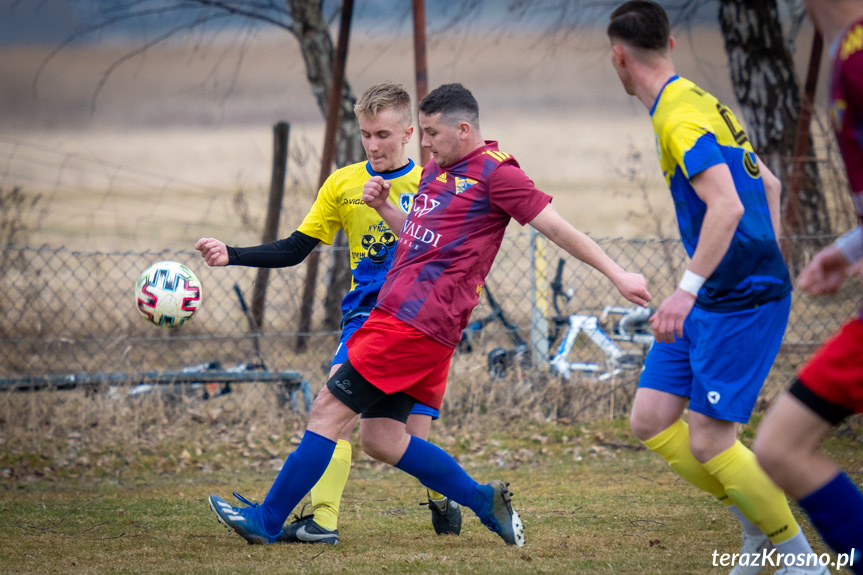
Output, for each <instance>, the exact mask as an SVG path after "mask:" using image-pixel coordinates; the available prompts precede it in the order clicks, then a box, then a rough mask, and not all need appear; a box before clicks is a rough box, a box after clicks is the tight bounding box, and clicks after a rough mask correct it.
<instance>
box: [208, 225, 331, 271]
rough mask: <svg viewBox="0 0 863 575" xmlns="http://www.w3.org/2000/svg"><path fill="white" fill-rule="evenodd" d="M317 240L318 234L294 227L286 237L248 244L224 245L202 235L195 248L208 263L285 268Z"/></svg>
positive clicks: (313, 246) (309, 251)
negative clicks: (312, 234) (258, 243)
mask: <svg viewBox="0 0 863 575" xmlns="http://www.w3.org/2000/svg"><path fill="white" fill-rule="evenodd" d="M319 243H320V240H319V239H318V238H315V237H312V236H309V235H306V234H304V233H303V232H301V231H299V230H297V231H295V232H294V233H292V234H291V235H290V236H288V237H287V238H284V239H281V240H276V241H274V242H270V243H267V244H261V245H259V246H253V247H248V248H238V247H232V246H226V245H225V244H224V243H223V242H221V241H219V240H217V239H215V238H201V239H200V240H198V243H196V244H195V249H196V250H198V251H199V252H201V257H203V258H204V261H206V262H207V264H209V265H210V266H227V265H236V266H248V267H255V268H286V267H290V266H295V265H297V264H299V263H300V262H302V261H303V260H305V259H306V257H307V256H308V255H309V254H310V253H312V250H314V249H315V246H317V245H318V244H319Z"/></svg>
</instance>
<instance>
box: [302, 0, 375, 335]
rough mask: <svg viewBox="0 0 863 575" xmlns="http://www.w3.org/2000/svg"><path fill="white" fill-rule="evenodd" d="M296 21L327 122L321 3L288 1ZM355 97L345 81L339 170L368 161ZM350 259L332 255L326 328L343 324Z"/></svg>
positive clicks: (340, 240) (331, 51)
mask: <svg viewBox="0 0 863 575" xmlns="http://www.w3.org/2000/svg"><path fill="white" fill-rule="evenodd" d="M286 1H287V3H288V7H289V9H290V10H291V14H292V16H293V18H294V21H295V23H296V24H295V29H294V35H295V36H296V37H297V40H298V41H299V43H300V50H301V51H302V54H303V60H304V61H305V63H306V77H307V78H308V80H309V85H310V86H311V88H312V93H313V95H314V96H315V100H316V101H317V102H318V108H320V110H321V114H322V115H323V117H324V119H325V120H326V117H327V109H328V106H329V93H330V86H331V85H332V79H333V60H334V58H335V48H334V46H333V40H332V37H331V36H330V30H329V28H328V27H327V22H326V20H325V19H324V15H323V12H322V10H321V5H322V2H320V1H319V0H286ZM355 103H356V96H354V94H353V92H352V90H351V86H350V83H348V81H347V80H345V88H344V90H343V91H342V102H341V112H340V116H341V118H340V121H339V127H338V134H337V136H336V154H335V163H336V167H339V168H341V167H343V166H347V165H348V164H353V163H355V162H359V161H362V160H363V159H364V158H365V152H364V151H363V146H362V141H361V139H360V127H359V122H357V117H356V115H354V104H355ZM333 245H334V246H336V247H338V248H345V249H346V241H345V238H344V233H343V232H341V231H340V232H339V234H338V235H337V236H336V241H335V242H334V243H333ZM346 259H347V256H346V254H345V252H344V251H343V250H341V249H337V250H335V251H334V252H333V254H332V263H331V266H330V278H329V282H330V285H329V288H328V289H327V292H326V298H325V300H324V309H325V316H324V327H325V328H326V329H336V328H338V326H339V323H340V322H341V315H342V314H341V307H340V304H341V301H342V298H343V297H344V295H345V294H346V293H347V291H348V290H349V289H350V286H351V270H350V264H349V263H348V264H347V265H346V264H345V260H346Z"/></svg>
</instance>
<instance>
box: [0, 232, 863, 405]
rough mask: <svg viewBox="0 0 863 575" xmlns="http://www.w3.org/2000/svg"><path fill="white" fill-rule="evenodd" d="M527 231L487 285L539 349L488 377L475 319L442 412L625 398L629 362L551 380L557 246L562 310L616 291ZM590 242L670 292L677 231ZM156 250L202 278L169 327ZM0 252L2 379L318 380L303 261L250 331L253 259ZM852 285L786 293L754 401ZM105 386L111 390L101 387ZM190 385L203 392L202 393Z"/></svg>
mask: <svg viewBox="0 0 863 575" xmlns="http://www.w3.org/2000/svg"><path fill="white" fill-rule="evenodd" d="M828 240H830V238H823V237H819V238H796V239H794V242H795V243H796V245H798V246H802V247H803V248H804V251H808V252H809V253H811V252H812V251H813V249H814V248H815V246H818V245H823V243H824V242H825V241H828ZM532 242H534V239H532V238H531V235H530V234H529V233H527V232H526V231H521V232H519V233H513V234H509V235H507V237H506V239H505V240H504V243H503V246H502V248H501V250H500V252H499V254H498V256H497V258H496V261H495V264H494V266H493V268H492V271H491V274H490V275H489V278H488V280H487V287H488V289H489V290H491V291H492V292H493V294H494V297H495V299H496V300H497V302H498V304H499V305H500V307H501V309H502V310H503V312H504V314H505V315H506V318H507V319H508V320H509V321H510V322H511V323H514V324H516V325H517V326H518V333H519V335H520V336H521V337H522V338H523V339H524V340H525V341H527V342H530V343H531V345H532V346H539V348H541V349H538V350H529V351H530V353H529V356H530V357H532V358H534V361H522V362H519V363H518V365H516V366H514V369H512V370H509V371H508V372H507V375H506V377H503V378H500V377H492V376H490V375H489V373H488V362H487V356H488V355H489V353H490V352H491V351H492V350H494V349H500V348H503V349H504V350H506V349H511V348H512V347H513V343H512V339H511V337H510V334H508V333H507V328H506V327H505V326H504V325H503V324H502V323H500V322H491V323H489V324H488V325H486V326H485V327H484V329H483V330H482V331H481V332H480V333H478V334H476V335H475V337H474V339H473V340H472V341H473V344H474V345H472V351H470V352H469V353H468V352H465V351H460V352H457V353H456V355H455V357H454V360H453V364H452V370H451V374H450V384H449V387H448V392H447V397H446V399H445V404H444V407H443V412H444V413H445V414H448V415H449V417H451V418H455V419H456V420H458V419H461V418H465V417H470V416H471V414H476V413H485V412H487V411H488V410H490V409H495V410H503V411H507V410H509V411H511V412H512V414H513V416H516V415H524V414H525V412H528V413H535V414H536V415H537V416H539V417H546V418H548V417H556V418H558V419H561V418H564V419H572V418H580V417H586V416H588V415H589V414H591V413H593V412H595V411H596V412H598V413H609V412H610V413H611V414H612V415H613V413H614V411H615V410H616V411H618V412H620V411H621V410H625V409H626V406H627V402H628V401H630V400H631V394H632V390H633V389H634V385H635V381H636V380H637V371H636V372H633V373H629V374H626V375H621V376H619V377H615V378H612V379H611V380H610V381H603V382H596V381H591V380H590V379H587V378H574V379H571V380H569V381H561V380H560V378H556V377H554V376H552V375H551V374H550V373H549V371H548V368H547V365H546V363H545V362H544V361H542V360H543V359H544V358H545V357H547V353H548V352H547V349H548V342H547V341H543V340H544V338H545V335H546V333H547V332H548V325H550V317H549V316H550V314H551V313H552V312H551V306H550V305H549V299H548V283H549V282H550V281H551V279H552V276H553V274H554V271H555V269H556V264H557V261H558V259H559V258H560V257H562V256H565V260H566V265H565V268H564V273H563V277H562V283H563V286H564V288H567V287H570V288H572V290H573V293H574V297H573V298H572V299H571V301H570V302H569V304H568V309H567V310H562V311H565V312H566V313H587V314H596V315H598V314H599V312H600V310H601V309H602V308H603V306H606V305H628V303H627V302H626V301H625V300H624V299H623V298H622V297H621V296H620V295H619V294H618V293H617V291H616V290H615V289H614V287H613V286H612V285H611V284H610V283H609V282H608V281H607V280H606V279H605V278H604V277H602V276H601V274H599V273H597V272H596V271H594V270H592V269H591V268H589V267H588V266H585V265H584V264H581V263H580V262H577V261H575V260H573V259H572V258H570V257H569V256H566V254H563V253H562V252H561V251H560V250H559V248H557V246H554V245H548V246H544V240H540V242H543V244H542V245H543V246H544V247H542V248H541V249H539V250H538V251H537V250H535V249H534V246H535V245H536V244H535V243H533V244H532ZM599 244H600V245H601V246H602V247H603V248H604V249H605V250H606V251H607V252H608V253H609V255H610V256H611V257H612V258H614V259H615V260H616V261H617V262H619V263H620V264H621V265H622V266H623V267H624V268H626V269H628V270H633V271H639V272H641V273H642V274H644V275H645V277H646V278H647V281H648V286H649V289H650V290H651V293H652V294H653V297H654V301H653V303H654V305H658V304H659V302H661V301H662V299H663V298H664V297H666V296H668V295H669V294H670V293H671V292H672V291H673V290H674V288H675V286H676V284H677V282H678V280H679V278H680V276H681V274H682V272H683V269H684V267H685V265H686V261H687V258H686V254H685V252H684V251H683V248H682V246H681V245H680V242H679V241H676V240H625V239H602V240H599ZM319 249H322V250H323V251H324V253H323V254H322V255H323V256H324V257H323V258H322V260H321V261H322V262H327V261H329V262H330V265H345V266H346V265H347V261H348V260H347V257H348V256H347V253H346V252H345V251H343V250H339V249H336V248H331V247H322V248H319ZM164 259H172V260H176V261H179V262H181V263H184V264H186V265H187V266H189V267H190V268H191V269H192V270H193V271H195V273H196V274H197V275H198V277H199V278H200V280H201V283H202V286H203V289H202V303H201V307H200V309H199V311H198V313H197V314H196V316H195V318H194V319H193V320H192V321H191V322H187V323H186V324H185V325H183V326H181V327H179V328H175V329H172V330H169V329H163V328H158V327H155V326H153V325H151V324H149V323H148V322H146V321H145V320H144V319H143V318H141V317H140V316H139V315H138V312H137V310H136V308H135V297H134V284H135V281H136V280H137V278H138V276H139V274H140V273H141V272H142V271H143V270H144V269H146V268H147V267H148V266H150V265H151V264H152V263H154V262H156V261H159V260H164ZM0 261H2V263H3V265H2V266H0V379H5V380H7V381H9V380H14V379H15V378H24V377H33V376H44V375H49V374H55V375H56V374H85V373H86V374H98V373H106V372H123V373H129V374H136V373H141V372H152V371H164V370H177V369H183V368H187V367H189V366H195V365H200V364H207V363H212V362H219V363H220V364H221V365H222V366H228V367H232V366H238V365H240V366H242V365H243V364H254V363H256V362H263V363H264V364H266V366H267V367H268V368H269V369H271V370H291V371H295V372H298V373H299V374H301V376H302V377H303V378H304V379H305V380H307V381H309V382H311V387H312V390H313V391H316V390H317V389H318V388H319V387H320V386H321V384H322V383H323V382H324V380H325V378H326V372H327V370H328V368H329V363H330V359H331V356H332V353H333V351H334V350H335V347H336V344H337V341H338V332H337V331H336V330H333V329H327V328H325V327H323V323H324V308H323V303H322V302H323V301H324V298H325V295H326V290H327V289H328V286H327V285H326V282H325V281H324V280H323V279H321V280H319V282H318V285H317V287H316V294H315V299H314V301H315V304H314V309H313V314H312V317H313V321H312V326H313V328H312V331H309V332H305V333H299V332H298V331H297V325H298V318H299V315H300V308H301V305H302V301H301V300H302V291H303V283H304V276H305V266H304V265H301V266H298V267H295V268H286V269H280V270H272V271H271V274H270V278H269V285H268V291H267V293H266V304H265V310H264V322H263V328H262V329H261V330H260V331H259V332H254V331H251V328H250V326H251V323H250V321H249V319H248V317H247V315H246V314H244V312H243V310H242V308H241V305H240V302H239V298H238V297H237V294H236V292H235V285H236V286H238V287H239V288H240V291H241V292H243V293H245V294H246V297H247V298H249V297H250V295H251V292H252V289H253V284H254V281H255V278H256V272H257V270H255V269H253V268H244V267H234V266H231V267H222V268H210V267H208V266H206V265H205V264H204V263H203V261H202V260H201V259H200V258H199V257H198V254H197V252H189V251H178V252H167V251H166V252H143V253H142V252H117V253H101V252H80V251H70V250H65V249H48V248H30V247H16V246H3V247H2V248H0ZM325 276H326V274H319V277H321V278H323V277H325ZM535 293H538V294H539V297H536V296H535V295H534V294H535ZM861 293H863V290H861V289H860V282H859V280H853V281H852V282H849V283H848V284H847V285H846V286H845V288H844V289H843V290H842V291H841V292H840V293H839V294H837V295H835V296H830V297H819V298H813V297H810V296H807V295H805V294H802V293H795V294H794V302H793V307H792V312H791V320H790V323H789V326H788V329H787V332H786V334H785V339H784V345H783V348H782V351H781V353H780V357H779V358H778V360H777V361H776V364H775V366H774V369H773V371H772V373H771V376H770V378H769V379H768V382H767V384H766V385H765V387H764V390H763V398H764V400H765V401H769V399H771V398H772V397H773V396H775V394H776V393H778V392H779V391H780V390H781V389H783V388H784V387H785V386H786V385H787V383H788V381H789V379H790V378H791V377H792V375H793V371H794V369H795V368H796V367H797V365H799V364H800V363H801V362H802V361H803V360H805V358H806V357H807V356H808V355H809V354H810V353H811V352H812V351H813V350H814V348H815V347H816V346H817V345H818V344H820V343H821V342H822V341H824V339H825V338H826V337H828V336H829V334H831V333H832V332H833V331H835V330H836V329H837V328H838V327H839V325H841V323H842V322H843V321H845V320H846V319H848V318H850V317H851V316H852V315H854V314H855V313H856V311H857V310H858V309H859V305H860V297H859V296H860V294H861ZM491 311H492V310H491V309H490V307H489V303H488V300H487V299H486V298H482V299H481V302H480V305H479V306H478V307H477V308H476V309H475V310H474V313H473V318H479V317H485V316H486V315H488V314H489V313H490V312H491ZM538 312H540V313H538ZM300 341H303V343H305V345H300V344H299V343H298V342H300ZM526 355H528V354H526ZM572 356H573V358H572V359H579V360H583V361H598V362H602V361H603V359H604V358H603V356H602V354H601V352H599V351H598V350H597V349H595V346H592V345H591V344H590V343H589V342H588V341H582V340H579V341H577V342H576V345H575V346H574V347H573V351H572ZM135 383H136V382H135V381H132V380H131V379H130V381H129V382H128V384H129V386H130V387H131V386H133V385H135ZM120 388H122V386H120ZM272 388H273V386H272V385H268V384H243V385H237V386H235V387H234V389H233V392H234V393H233V394H232V395H231V397H232V398H233V399H232V401H235V402H236V405H237V406H239V405H245V406H247V409H250V410H252V411H254V410H257V409H261V408H262V407H264V406H266V408H267V409H270V408H272V406H277V407H280V406H283V405H284V401H276V399H277V396H276V394H275V393H274V391H273V389H272ZM7 389H9V390H10V391H7V392H6V393H4V394H3V396H2V399H0V405H2V406H3V411H4V412H5V413H6V414H7V415H6V418H5V419H4V421H7V422H8V420H9V418H12V419H15V416H14V415H10V414H11V413H12V412H15V410H16V409H17V408H15V407H14V406H15V405H17V404H16V402H17V401H19V400H17V399H14V398H16V397H18V396H21V395H24V394H20V393H17V392H15V391H11V389H12V388H7ZM618 390H619V391H620V392H619V393H618ZM91 391H92V390H91ZM121 391H122V392H126V390H122V389H121ZM173 391H175V392H177V390H176V389H173ZM79 392H81V391H80V390H79ZM111 392H112V393H114V394H116V393H119V392H120V391H118V389H117V388H115V386H112V390H111ZM209 392H210V393H206V392H204V393H203V395H204V397H206V396H208V395H213V394H214V393H215V394H218V393H220V391H216V390H213V389H210V390H209ZM50 393H51V392H40V393H38V394H34V393H31V394H26V395H30V396H43V398H44V401H47V400H48V399H47V397H45V396H48V395H50ZM81 393H83V392H81ZM188 393H191V392H190V391H189V389H185V391H183V390H180V391H179V395H181V396H184V395H186V394H188ZM54 395H60V392H56V393H54ZM194 395H195V397H197V399H198V400H200V399H201V392H200V391H195V392H194ZM183 401H188V398H186V399H184V400H183ZM615 402H616V403H615ZM244 409H246V408H244ZM276 416H277V414H276Z"/></svg>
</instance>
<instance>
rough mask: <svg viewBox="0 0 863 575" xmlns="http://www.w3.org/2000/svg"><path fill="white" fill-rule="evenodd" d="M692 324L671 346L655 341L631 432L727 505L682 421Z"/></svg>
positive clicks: (640, 384) (688, 390)
mask: <svg viewBox="0 0 863 575" xmlns="http://www.w3.org/2000/svg"><path fill="white" fill-rule="evenodd" d="M689 331H690V328H689V325H688V324H687V325H686V326H685V328H684V335H683V337H682V338H678V339H677V340H676V341H674V342H672V343H662V342H656V343H655V344H654V345H653V347H652V349H651V350H650V352H649V353H648V355H647V359H646V361H645V363H644V370H643V371H642V374H641V378H640V379H639V382H638V390H637V391H636V393H635V400H634V403H633V406H632V414H631V416H630V424H631V426H632V432H633V434H634V435H635V437H637V438H638V439H639V440H640V441H642V442H643V443H644V445H645V446H646V447H647V448H648V449H650V450H651V451H653V452H655V453H658V454H659V455H660V456H662V458H663V459H665V460H666V461H667V462H668V464H669V465H670V466H671V468H672V469H673V470H674V471H675V472H677V473H678V474H679V475H680V476H681V477H683V478H684V479H686V480H687V481H689V482H690V483H692V484H693V485H694V486H695V487H697V488H699V489H701V490H703V491H706V492H708V493H710V494H711V495H713V496H714V497H716V498H717V499H719V500H720V501H722V502H723V503H725V504H726V505H728V504H729V503H730V502H729V500H728V498H727V496H726V494H725V489H723V487H722V485H720V484H719V482H718V481H716V479H715V478H714V477H713V476H711V475H710V473H708V472H707V471H706V470H705V469H704V466H703V465H702V464H701V462H699V461H698V460H697V459H696V458H695V457H694V456H693V454H692V451H691V449H690V437H689V426H688V425H687V424H686V422H684V421H683V420H682V419H681V416H682V414H683V411H684V409H685V408H686V405H687V404H688V403H689V396H690V394H691V391H692V368H691V366H690V361H689V353H690V347H691V342H690V339H689Z"/></svg>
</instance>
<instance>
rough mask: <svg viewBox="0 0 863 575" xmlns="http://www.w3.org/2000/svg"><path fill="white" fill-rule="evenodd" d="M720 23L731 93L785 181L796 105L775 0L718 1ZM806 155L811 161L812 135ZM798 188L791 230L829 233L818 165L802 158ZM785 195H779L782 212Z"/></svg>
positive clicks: (769, 162) (791, 65)
mask: <svg viewBox="0 0 863 575" xmlns="http://www.w3.org/2000/svg"><path fill="white" fill-rule="evenodd" d="M719 23H720V26H721V29H722V35H723V36H724V37H725V51H726V53H727V54H728V62H729V65H730V68H731V82H732V84H733V86H734V93H735V95H736V96H737V101H738V102H739V104H740V107H741V109H742V111H743V118H742V119H743V122H744V124H745V125H746V127H747V130H746V133H747V134H748V136H749V139H750V141H751V142H752V146H753V147H754V148H755V151H756V152H757V153H758V155H759V156H760V157H761V159H762V160H763V161H764V163H766V164H767V166H768V167H769V168H770V169H771V170H772V171H773V172H774V173H775V174H776V176H777V177H778V178H780V179H781V180H782V181H783V183H784V184H785V185H784V186H783V196H784V193H785V190H786V189H787V185H788V183H789V182H790V175H791V168H792V166H793V158H792V151H793V149H794V136H795V134H796V129H797V117H798V113H799V110H800V102H801V97H800V88H799V84H798V82H797V77H796V75H795V72H794V62H793V61H792V59H791V54H790V53H789V52H788V49H787V46H786V43H785V36H784V34H783V31H782V24H781V22H780V20H779V13H778V10H777V4H776V0H754V1H753V0H750V1H742V0H719ZM808 157H809V158H812V159H813V160H814V157H815V152H814V146H813V144H812V138H811V137H810V138H809V143H808ZM802 180H803V181H802V184H801V186H800V191H799V193H798V200H799V213H798V215H797V221H798V222H799V226H798V229H796V230H789V231H790V232H791V233H802V234H826V233H829V232H830V222H829V219H828V217H827V209H826V203H825V201H824V195H823V194H822V193H821V182H820V177H819V175H818V168H817V165H816V163H815V162H814V161H807V162H806V163H805V174H804V176H803V178H802ZM787 204H788V198H786V197H783V211H784V207H785V206H786V205H787Z"/></svg>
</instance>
